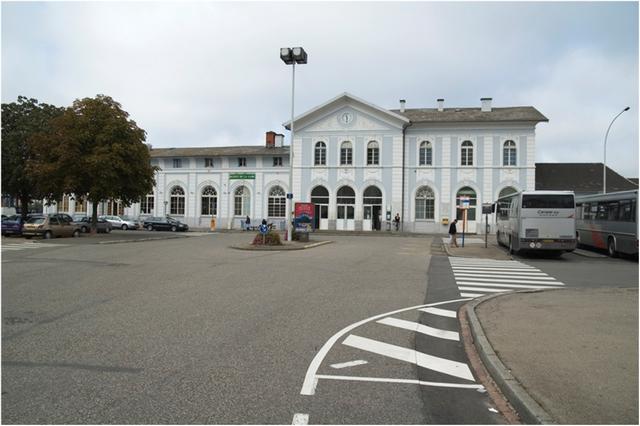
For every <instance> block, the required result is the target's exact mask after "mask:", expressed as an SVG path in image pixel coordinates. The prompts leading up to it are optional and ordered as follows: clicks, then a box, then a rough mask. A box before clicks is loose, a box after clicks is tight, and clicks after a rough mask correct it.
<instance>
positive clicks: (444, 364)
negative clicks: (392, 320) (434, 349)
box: [342, 334, 474, 381]
mask: <svg viewBox="0 0 640 426" xmlns="http://www.w3.org/2000/svg"><path fill="white" fill-rule="evenodd" d="M342 344H343V345H346V346H350V347H352V348H356V349H361V350H363V351H367V352H372V353H375V354H378V355H382V356H386V357H389V358H393V359H397V360H400V361H405V362H409V363H411V364H416V365H418V366H419V367H422V368H426V369H428V370H433V371H437V372H438V373H443V374H447V375H449V376H454V377H457V378H460V379H464V380H470V381H474V378H473V374H471V370H469V366H467V364H465V363H463V362H457V361H451V360H449V359H445V358H439V357H436V356H433V355H428V354H425V353H422V352H418V351H415V350H413V349H407V348H403V347H401V346H396V345H391V344H389V343H384V342H379V341H377V340H373V339H367V338H366V337H360V336H356V335H354V334H350V335H349V336H348V337H347V338H346V339H345V340H344V341H343V342H342Z"/></svg>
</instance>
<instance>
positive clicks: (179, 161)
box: [173, 158, 182, 169]
mask: <svg viewBox="0 0 640 426" xmlns="http://www.w3.org/2000/svg"><path fill="white" fill-rule="evenodd" d="M173 168H174V169H181V168H182V158H174V159H173Z"/></svg>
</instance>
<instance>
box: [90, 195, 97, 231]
mask: <svg viewBox="0 0 640 426" xmlns="http://www.w3.org/2000/svg"><path fill="white" fill-rule="evenodd" d="M91 210H92V215H91V234H92V235H93V234H97V233H98V202H97V201H92V202H91Z"/></svg>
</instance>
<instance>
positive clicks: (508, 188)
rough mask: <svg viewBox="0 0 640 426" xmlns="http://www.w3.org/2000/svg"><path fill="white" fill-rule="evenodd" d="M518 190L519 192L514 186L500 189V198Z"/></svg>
mask: <svg viewBox="0 0 640 426" xmlns="http://www.w3.org/2000/svg"><path fill="white" fill-rule="evenodd" d="M516 192H518V190H517V189H515V188H514V187H512V186H507V187H506V188H504V189H503V190H502V191H500V194H499V195H498V198H502V197H505V196H507V195H511V194H515V193H516Z"/></svg>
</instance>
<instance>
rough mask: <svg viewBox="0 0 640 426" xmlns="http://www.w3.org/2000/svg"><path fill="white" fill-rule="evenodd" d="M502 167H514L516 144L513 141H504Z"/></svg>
mask: <svg viewBox="0 0 640 426" xmlns="http://www.w3.org/2000/svg"><path fill="white" fill-rule="evenodd" d="M502 165H503V166H515V165H516V143H515V142H514V141H506V142H505V143H504V145H503V147H502Z"/></svg>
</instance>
